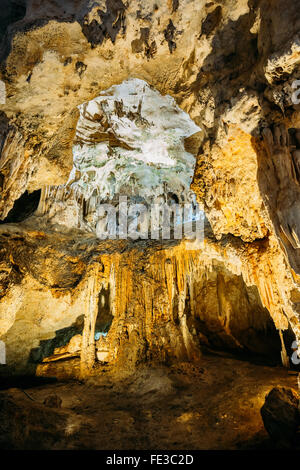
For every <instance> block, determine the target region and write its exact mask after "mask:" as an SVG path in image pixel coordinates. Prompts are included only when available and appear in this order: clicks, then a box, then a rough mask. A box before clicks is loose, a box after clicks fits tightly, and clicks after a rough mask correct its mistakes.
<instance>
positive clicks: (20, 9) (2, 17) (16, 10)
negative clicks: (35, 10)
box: [0, 0, 26, 43]
mask: <svg viewBox="0 0 300 470" xmlns="http://www.w3.org/2000/svg"><path fill="white" fill-rule="evenodd" d="M25 15H26V0H1V8H0V43H1V41H2V39H3V37H4V35H5V33H6V31H7V28H8V26H9V25H11V24H12V23H16V22H17V21H19V20H21V19H23V18H24V16H25Z"/></svg>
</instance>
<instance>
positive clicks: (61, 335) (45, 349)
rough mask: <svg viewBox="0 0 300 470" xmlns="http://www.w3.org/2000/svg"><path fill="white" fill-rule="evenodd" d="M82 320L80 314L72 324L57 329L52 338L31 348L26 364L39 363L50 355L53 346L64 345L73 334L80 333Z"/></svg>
mask: <svg viewBox="0 0 300 470" xmlns="http://www.w3.org/2000/svg"><path fill="white" fill-rule="evenodd" d="M83 321H84V316H83V315H80V317H78V318H77V320H76V322H75V323H74V324H73V325H71V326H69V327H67V328H62V329H61V330H57V331H56V332H55V337H54V338H52V339H48V340H43V341H40V345H39V347H38V348H34V349H32V350H31V352H30V356H29V359H28V364H39V363H40V362H42V360H43V359H44V358H45V357H49V356H52V355H53V354H54V350H55V348H60V347H62V346H66V345H67V344H68V343H69V341H70V340H71V338H73V336H75V335H79V334H82V330H83Z"/></svg>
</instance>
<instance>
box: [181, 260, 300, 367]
mask: <svg viewBox="0 0 300 470" xmlns="http://www.w3.org/2000/svg"><path fill="white" fill-rule="evenodd" d="M215 270H216V273H217V274H213V273H212V274H211V275H207V276H202V278H201V279H199V281H198V283H197V284H196V285H195V288H194V289H193V292H187V296H186V304H185V314H186V318H187V326H188V329H189V331H190V333H191V334H192V335H193V336H194V338H195V340H196V341H199V343H200V348H201V349H202V350H204V351H208V352H209V351H210V352H213V351H215V352H216V354H217V355H224V356H226V355H227V354H229V355H230V357H234V358H236V359H241V360H246V361H249V362H251V363H253V364H259V365H270V366H276V365H280V364H281V341H280V336H279V332H278V330H277V329H276V327H275V325H274V322H273V320H272V317H271V316H270V313H269V311H268V310H267V309H266V308H264V307H263V305H262V303H261V300H260V297H259V293H258V291H257V288H256V287H255V286H251V287H249V286H246V284H245V282H244V280H243V278H242V276H237V275H233V274H232V273H230V272H229V271H227V270H226V269H224V267H221V269H220V267H219V265H215ZM191 298H194V302H193V305H194V307H193V310H192V309H191ZM195 299H197V302H196V303H195ZM174 307H175V310H176V305H174ZM192 311H193V314H192ZM174 318H175V319H176V311H175V312H174ZM288 341H289V339H287V343H288ZM291 344H292V342H291Z"/></svg>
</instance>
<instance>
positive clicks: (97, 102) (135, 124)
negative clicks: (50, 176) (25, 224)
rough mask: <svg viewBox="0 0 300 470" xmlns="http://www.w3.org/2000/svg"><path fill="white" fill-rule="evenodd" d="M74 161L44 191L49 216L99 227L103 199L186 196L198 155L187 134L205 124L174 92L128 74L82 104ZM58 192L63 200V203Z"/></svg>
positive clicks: (44, 209)
mask: <svg viewBox="0 0 300 470" xmlns="http://www.w3.org/2000/svg"><path fill="white" fill-rule="evenodd" d="M79 110H80V117H79V120H78V123H77V127H76V137H75V145H74V147H73V156H74V165H73V169H72V171H71V173H70V176H69V180H68V182H67V183H66V185H63V186H59V187H58V188H57V187H49V188H47V189H46V190H45V191H44V194H43V200H42V203H41V210H40V213H41V212H42V214H43V215H45V216H46V217H48V218H49V219H50V220H51V223H53V224H54V223H55V224H61V225H66V226H67V227H80V228H83V229H87V230H94V231H95V228H96V225H97V221H98V216H97V209H98V208H99V205H100V204H101V203H113V202H114V204H116V203H117V202H118V197H119V196H122V195H123V196H127V197H128V198H129V199H128V201H129V202H132V203H139V204H141V203H142V204H144V205H147V206H150V205H151V203H155V202H156V203H158V201H159V202H167V203H170V202H173V203H174V202H175V201H176V202H177V203H182V204H183V203H189V202H191V200H192V197H193V196H192V194H193V193H192V191H191V189H190V185H191V181H192V178H193V174H194V168H195V163H196V159H195V157H194V155H193V154H192V153H190V152H188V151H186V148H185V139H189V138H190V137H191V136H194V135H197V136H198V139H199V142H198V146H199V145H200V142H201V129H200V128H199V127H198V126H196V124H195V123H194V122H193V121H192V120H191V118H190V117H189V116H188V115H187V114H186V113H185V112H183V111H182V110H181V109H180V108H179V107H178V106H177V104H176V102H175V101H174V99H173V98H171V97H170V96H162V95H161V94H160V93H159V92H158V91H156V90H154V89H152V88H151V87H150V86H149V85H148V84H147V83H146V82H145V81H143V80H138V79H131V80H127V81H125V82H123V83H122V84H121V85H116V86H113V87H111V88H110V89H108V90H106V91H104V92H102V93H101V95H100V96H99V97H98V98H95V99H94V100H92V101H89V102H87V103H84V104H82V105H81V106H79ZM61 200H63V201H64V202H65V204H64V205H62V204H61Z"/></svg>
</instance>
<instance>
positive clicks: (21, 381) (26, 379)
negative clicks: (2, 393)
mask: <svg viewBox="0 0 300 470" xmlns="http://www.w3.org/2000/svg"><path fill="white" fill-rule="evenodd" d="M56 382H57V379H56V377H36V376H34V375H14V376H9V375H5V376H3V377H0V390H7V389H9V388H21V389H26V388H32V387H40V386H43V385H49V384H53V383H56Z"/></svg>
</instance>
